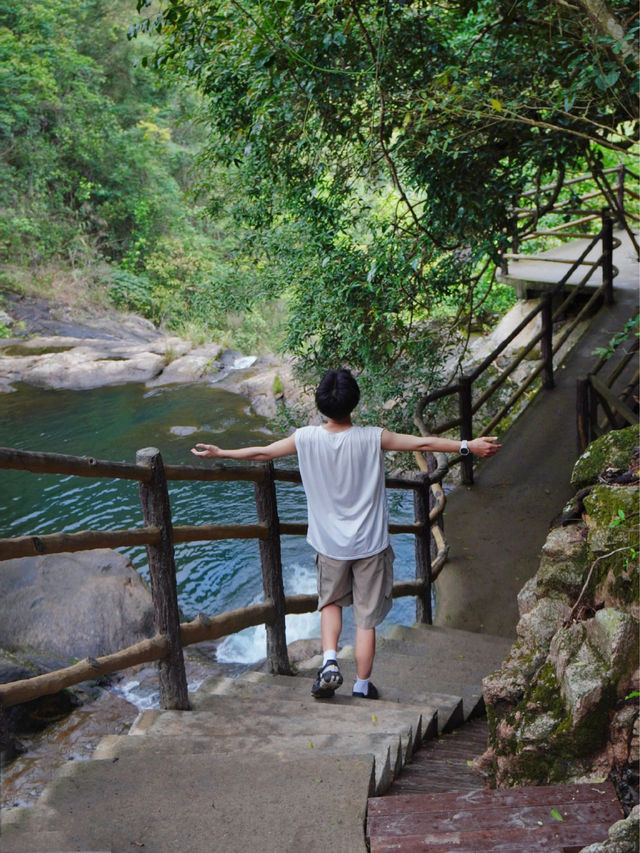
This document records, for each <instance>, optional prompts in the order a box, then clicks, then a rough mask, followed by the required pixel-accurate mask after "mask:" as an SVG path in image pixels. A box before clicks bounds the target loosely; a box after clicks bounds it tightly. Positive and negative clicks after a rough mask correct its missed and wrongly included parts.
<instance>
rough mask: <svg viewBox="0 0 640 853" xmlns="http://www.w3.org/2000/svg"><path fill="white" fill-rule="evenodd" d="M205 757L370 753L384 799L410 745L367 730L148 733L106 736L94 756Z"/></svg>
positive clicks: (142, 758)
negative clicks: (245, 734) (209, 734)
mask: <svg viewBox="0 0 640 853" xmlns="http://www.w3.org/2000/svg"><path fill="white" fill-rule="evenodd" d="M174 754H180V755H202V754H208V755H211V756H219V755H222V756H225V757H235V758H236V760H237V761H242V760H244V756H245V755H248V754H249V755H263V756H265V760H268V757H269V756H270V755H280V756H285V755H286V756H289V757H293V756H294V755H304V756H309V755H312V754H313V755H320V756H325V755H337V756H347V755H355V756H366V755H372V756H373V759H374V785H373V791H372V792H371V794H372V796H377V797H380V796H382V795H383V794H384V793H385V792H386V791H387V790H388V789H389V786H390V785H391V783H392V782H393V780H394V779H395V778H396V777H397V776H398V775H399V773H400V771H401V770H402V767H403V766H404V765H405V763H406V761H407V746H406V744H404V743H403V742H402V738H401V737H400V736H399V735H397V734H394V733H392V732H372V733H368V734H359V733H357V732H354V733H351V734H318V733H317V732H313V731H309V732H308V733H307V734H299V735H259V736H249V737H237V736H236V735H231V736H226V737H225V736H223V737H220V736H217V737H215V738H210V737H206V738H205V737H188V736H180V735H173V736H172V737H165V736H164V735H152V734H148V735H146V736H144V737H130V736H128V735H106V736H105V737H104V738H103V739H102V740H101V741H100V743H99V744H98V746H97V747H96V750H95V752H94V754H93V759H94V760H104V759H112V760H113V759H116V760H119V759H120V758H123V757H127V758H132V757H137V758H138V760H140V761H145V760H146V756H147V755H166V756H168V757H171V756H172V755H174Z"/></svg>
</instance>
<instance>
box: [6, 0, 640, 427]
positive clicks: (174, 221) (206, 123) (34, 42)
mask: <svg viewBox="0 0 640 853" xmlns="http://www.w3.org/2000/svg"><path fill="white" fill-rule="evenodd" d="M136 6H137V9H136ZM637 33H638V13H637V8H636V6H635V4H633V3H631V2H629V1H628V0H614V1H613V2H611V3H607V4H603V3H600V2H599V0H576V2H575V3H566V2H563V1H562V0H521V1H520V2H515V3H514V2H512V1H511V0H508V2H507V0H504V2H503V0H499V1H498V2H494V0H491V2H489V0H446V2H437V3H434V2H430V0H392V1H391V2H380V0H370V2H354V0H330V2H315V1H314V2H311V0H310V2H306V0H300V1H299V2H298V0H296V2H281V0H268V2H264V0H261V1H260V2H252V0H246V2H243V3H237V2H228V0H205V2H201V0H198V2H193V0H167V2H162V3H159V2H156V0H138V2H137V3H136V0H115V1H114V2H109V0H85V2H80V0H38V2H35V3H29V4H25V3H22V2H19V0H0V151H1V154H0V170H1V174H0V214H1V215H0V246H1V250H2V254H3V265H2V269H1V271H0V273H1V275H2V287H4V288H5V289H14V290H21V289H22V290H24V291H25V292H29V293H33V292H35V293H38V294H40V295H42V296H47V295H49V296H53V297H55V296H56V295H63V296H64V297H65V298H66V299H67V300H71V299H73V300H76V301H77V300H80V301H82V300H93V301H94V302H96V303H97V304H100V301H101V300H102V302H103V304H107V303H110V304H114V305H116V306H118V307H123V308H129V309H132V310H134V311H137V312H139V313H141V314H143V315H144V316H146V317H148V318H149V319H151V320H152V321H153V322H154V323H156V324H163V325H164V326H165V327H167V328H169V329H171V330H174V331H177V332H179V333H181V334H184V335H191V336H192V337H193V336H195V337H197V338H200V339H205V338H209V339H215V340H217V341H220V342H222V343H227V344H231V345H233V346H235V347H237V348H239V349H245V350H249V349H255V348H262V349H269V348H277V347H278V346H281V345H283V346H285V347H286V348H287V349H288V350H289V352H291V353H293V354H294V355H295V356H296V357H297V359H298V364H299V366H300V369H301V371H302V372H303V374H304V375H306V376H308V377H311V378H313V377H314V375H317V373H318V372H320V371H323V370H324V369H326V367H327V366H330V365H335V364H336V363H344V364H348V365H349V366H351V367H352V368H354V369H356V370H357V371H360V372H361V375H362V382H363V386H364V389H365V396H366V397H367V399H369V400H371V401H374V402H375V404H376V405H380V404H383V403H388V401H390V400H394V401H396V402H398V401H399V402H401V403H402V405H400V406H399V407H398V411H399V412H400V419H401V420H402V418H404V419H405V420H406V417H407V415H408V413H410V412H411V411H412V406H413V401H414V400H415V399H416V397H418V396H420V394H421V393H422V392H423V390H424V388H425V387H428V386H429V385H430V384H433V383H434V382H438V381H441V379H442V374H441V373H440V372H439V370H440V365H441V362H442V357H443V354H444V353H445V351H446V348H447V346H448V345H449V344H450V343H451V342H453V343H456V344H457V342H458V340H459V338H458V331H457V330H458V329H459V330H460V333H461V334H462V335H468V334H469V333H470V330H471V328H472V320H473V318H474V317H477V318H479V319H480V320H483V319H485V320H488V321H489V322H491V321H492V319H495V315H496V312H500V311H502V310H504V309H505V308H506V307H507V306H509V305H510V304H511V303H512V301H513V298H514V297H513V293H512V291H511V289H510V288H508V287H506V286H504V285H501V284H500V283H499V281H498V280H497V278H496V274H495V273H496V269H497V268H499V266H500V263H501V258H502V257H503V254H504V253H505V252H506V251H508V250H509V248H510V245H512V244H511V241H512V239H513V238H514V236H515V235H514V233H513V220H512V214H511V213H510V209H511V208H512V207H513V206H514V205H517V203H518V198H519V197H520V194H521V193H522V192H523V191H525V190H530V189H533V190H535V193H536V195H535V196H534V200H535V205H536V207H537V209H538V210H539V211H540V210H543V209H544V208H545V205H546V204H547V203H548V201H549V199H550V198H551V196H552V195H553V192H555V191H553V190H551V191H549V190H548V189H545V187H548V186H549V185H554V184H555V182H556V181H557V180H558V179H567V178H569V177H570V176H571V175H572V174H573V175H575V174H578V173H582V172H588V173H590V174H591V175H593V176H594V179H595V180H596V181H600V182H601V179H602V170H603V168H604V167H606V166H611V165H617V164H618V163H619V162H623V161H626V162H628V163H630V164H632V165H633V166H635V159H634V151H636V148H635V146H636V145H637V136H638V99H637V94H638V67H639V63H638V54H637V50H636V39H637ZM562 192H563V193H565V195H564V196H563V197H564V198H566V199H568V200H570V199H571V192H572V190H571V186H570V185H567V186H566V187H565V188H564V189H563V190H562ZM284 323H286V328H285V326H284ZM1 332H2V329H1V328H0V333H1ZM5 332H6V330H5ZM394 412H395V410H394ZM408 417H409V420H410V419H411V417H410V415H408Z"/></svg>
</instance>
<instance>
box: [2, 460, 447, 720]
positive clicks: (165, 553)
mask: <svg viewBox="0 0 640 853" xmlns="http://www.w3.org/2000/svg"><path fill="white" fill-rule="evenodd" d="M447 467H448V466H447V464H446V461H445V460H440V463H439V464H436V465H435V466H432V468H433V470H432V471H431V473H421V474H418V475H417V477H416V478H415V479H406V478H400V477H387V478H386V486H387V488H389V489H404V490H411V491H413V495H414V518H415V520H414V522H413V523H407V524H390V525H389V532H390V533H392V534H397V533H411V534H413V535H414V536H415V554H416V572H415V575H416V576H415V580H409V581H400V582H396V583H395V584H394V585H393V597H394V598H398V597H401V596H408V595H412V596H415V597H416V620H417V621H418V622H426V623H430V622H431V620H432V612H431V583H432V580H433V579H434V576H435V575H436V574H437V573H438V572H439V571H440V569H441V568H442V565H444V561H445V559H446V549H445V545H444V542H443V539H442V535H441V530H440V527H439V526H438V525H439V520H440V518H441V516H442V512H443V510H444V504H445V499H444V493H443V492H442V490H441V489H439V490H438V484H439V483H440V482H441V480H442V478H443V477H444V475H445V474H446V472H447ZM2 468H5V469H7V468H8V469H16V470H21V471H31V472H37V473H46V474H73V475H76V476H81V477H103V478H119V479H127V480H134V481H137V482H138V483H139V489H140V498H141V503H142V512H143V521H144V526H143V527H141V528H136V529H133V530H97V531H96V530H85V531H80V532H77V533H64V532H60V533H51V534H46V535H30V536H20V537H16V538H11V539H0V561H2V560H8V559H11V558H15V557H27V556H37V555H39V554H57V553H61V552H69V551H85V550H91V549H94V548H116V547H131V546H134V545H146V547H147V554H148V559H149V576H150V584H151V594H152V601H153V608H154V614H155V627H156V631H157V634H156V636H155V637H153V638H150V639H147V640H143V641H141V642H139V643H136V644H135V645H133V646H130V647H128V648H126V649H121V650H119V651H117V652H115V653H113V654H109V655H105V656H102V657H99V658H96V659H93V658H88V659H86V660H84V661H81V662H80V663H77V664H74V665H73V666H70V667H66V668H64V669H61V670H57V671H56V672H51V673H46V674H44V675H39V676H36V677H34V678H29V679H25V680H22V681H15V682H10V683H7V684H0V715H1V712H2V708H3V707H10V706H13V705H16V704H18V703H21V702H26V701H29V700H32V699H35V698H38V697H39V696H44V695H47V694H50V693H55V692H57V691H58V690H61V689H63V688H65V687H70V686H72V685H73V684H78V683H80V682H82V681H86V680H87V679H95V678H97V677H99V676H102V675H106V674H109V673H112V672H115V671H117V670H120V669H124V668H127V667H129V666H134V665H137V664H139V663H143V662H145V663H146V662H151V661H158V662H159V681H160V702H161V705H162V707H163V708H173V709H178V710H186V709H188V707H189V699H188V693H187V683H186V676H185V669H184V660H183V655H182V649H183V647H184V646H188V645H191V644H193V643H200V642H204V641H205V640H213V639H217V638H219V637H223V636H226V635H228V634H233V633H236V632H237V631H241V630H243V629H245V628H248V627H251V626H254V625H265V626H266V632H267V660H268V663H269V668H270V670H271V671H272V672H276V673H287V674H288V673H290V666H289V658H288V654H287V641H286V627H285V615H286V614H288V613H309V612H312V611H314V610H316V608H317V604H318V599H317V595H293V596H285V594H284V587H283V579H282V561H281V556H280V537H281V536H283V535H297V536H303V535H305V534H306V532H307V525H306V524H302V523H297V522H295V523H294V522H285V521H281V520H280V518H279V514H278V506H277V495H276V483H277V482H288V483H300V482H301V478H300V472H299V471H298V470H295V469H281V468H276V467H274V466H273V463H266V464H264V465H255V466H213V467H211V468H198V467H195V466H183V465H166V466H165V465H164V464H163V462H162V457H161V455H160V451H159V450H157V449H156V448H145V449H143V450H140V451H138V453H137V455H136V464H135V465H134V464H127V463H123V462H111V461H101V460H97V459H92V458H86V457H75V456H66V455H62V454H57V453H32V452H29V451H24V450H17V449H14V448H0V469H2ZM176 480H183V481H184V480H191V481H194V480H196V481H202V482H212V481H225V482H230V481H238V480H240V481H246V482H252V483H253V484H254V491H255V500H256V511H257V519H258V521H257V523H256V524H204V525H196V526H177V527H174V526H173V523H172V518H171V508H170V500H169V490H168V481H176ZM432 488H434V489H435V490H436V491H435V495H432V494H431V489H432ZM430 504H431V506H430ZM432 529H433V531H434V532H433V535H432V532H431V531H432ZM220 539H257V540H258V542H259V549H260V562H261V569H262V582H263V589H264V602H263V603H262V604H256V605H252V606H249V607H244V608H241V609H239V610H235V611H229V612H226V613H222V614H219V615H215V616H204V615H202V614H200V615H199V616H198V617H197V618H196V619H195V620H193V621H191V622H185V623H182V624H181V623H180V618H179V608H178V595H177V583H176V570H175V562H174V546H175V545H176V544H179V543H182V542H193V541H214V540H220ZM432 543H434V544H432ZM0 571H2V564H1V562H0ZM72 628H73V626H70V630H72ZM0 722H1V721H0Z"/></svg>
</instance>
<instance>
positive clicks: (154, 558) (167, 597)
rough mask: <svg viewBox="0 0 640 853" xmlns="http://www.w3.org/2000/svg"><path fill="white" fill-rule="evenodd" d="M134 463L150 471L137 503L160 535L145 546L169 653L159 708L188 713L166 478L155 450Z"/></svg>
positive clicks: (162, 667)
mask: <svg viewBox="0 0 640 853" xmlns="http://www.w3.org/2000/svg"><path fill="white" fill-rule="evenodd" d="M136 463H137V464H138V465H144V466H146V467H147V468H150V469H151V479H150V480H149V481H148V482H147V483H140V502H141V504H142V516H143V518H144V523H145V526H146V527H158V528H159V529H160V531H161V538H160V542H159V544H157V545H147V555H148V557H149V575H150V578H151V596H152V600H153V609H154V614H155V625H156V630H157V631H158V633H159V634H162V635H163V636H164V637H166V639H167V643H168V649H169V650H168V654H167V657H166V658H164V659H163V660H160V661H158V677H159V682H160V704H161V705H162V707H163V708H165V709H167V710H174V711H188V710H189V707H190V706H189V693H188V690H187V676H186V673H185V670H184V657H183V655H182V641H181V638H180V612H179V609H178V589H177V582H176V566H175V561H174V554H173V524H172V521H171V506H170V504H169V490H168V488H167V478H166V477H165V472H164V465H163V464H162V456H161V455H160V451H159V450H158V449H157V448H156V447H145V448H143V449H142V450H138V452H137V453H136Z"/></svg>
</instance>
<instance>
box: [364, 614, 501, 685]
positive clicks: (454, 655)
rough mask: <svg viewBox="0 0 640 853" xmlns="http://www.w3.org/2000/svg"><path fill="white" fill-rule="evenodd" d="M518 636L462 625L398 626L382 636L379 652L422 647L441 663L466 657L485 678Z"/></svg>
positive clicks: (415, 651)
mask: <svg viewBox="0 0 640 853" xmlns="http://www.w3.org/2000/svg"><path fill="white" fill-rule="evenodd" d="M514 639H515V638H514ZM514 639H510V638H507V637H496V636H493V635H492V634H479V633H476V632H474V631H461V630H460V629H459V628H446V627H443V626H441V625H422V626H420V627H417V626H416V627H413V628H408V627H406V626H404V625H394V626H392V627H391V629H390V630H389V632H388V633H387V635H386V636H385V637H381V638H380V640H379V644H378V652H379V653H380V654H382V655H384V653H385V649H387V648H388V649H390V650H391V651H398V652H401V653H404V654H420V652H421V650H422V651H423V652H427V653H428V654H429V657H430V659H431V660H432V661H433V662H434V663H437V664H439V665H440V666H443V664H445V663H446V664H447V666H448V664H449V663H450V662H453V663H454V664H455V662H456V661H457V660H466V661H468V662H469V663H471V662H473V663H475V664H478V665H479V666H480V667H481V669H482V670H483V672H482V676H483V677H484V676H485V675H487V674H488V673H489V672H491V671H493V670H494V669H496V668H498V667H499V666H500V664H501V663H502V661H503V660H504V659H505V657H506V656H507V654H508V653H509V651H510V650H511V646H512V645H513V642H514Z"/></svg>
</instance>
